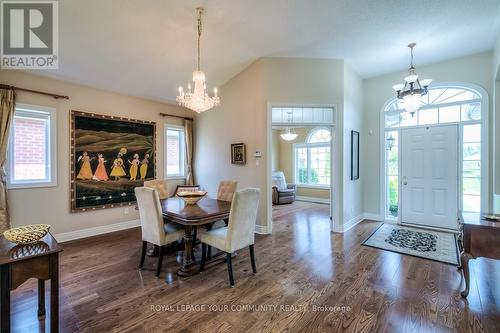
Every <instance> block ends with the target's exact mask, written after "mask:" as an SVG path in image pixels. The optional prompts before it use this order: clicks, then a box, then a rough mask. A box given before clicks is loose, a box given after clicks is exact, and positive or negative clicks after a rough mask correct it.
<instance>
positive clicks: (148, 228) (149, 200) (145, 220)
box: [134, 187, 184, 276]
mask: <svg viewBox="0 0 500 333" xmlns="http://www.w3.org/2000/svg"><path fill="white" fill-rule="evenodd" d="M134 191H135V197H136V198H137V206H138V207H139V217H140V220H141V230H142V251H141V262H140V264H139V269H142V267H143V266H144V258H145V256H146V248H147V244H148V243H150V244H153V245H157V246H158V248H159V254H158V267H157V268H156V276H159V275H160V271H161V264H162V261H163V254H164V252H165V248H164V247H165V245H168V244H170V243H173V242H176V241H180V240H181V239H182V237H183V236H184V230H183V228H182V226H180V225H177V224H175V223H164V221H163V215H162V210H161V204H160V198H159V196H158V191H157V190H155V189H152V188H149V187H136V188H135V190H134Z"/></svg>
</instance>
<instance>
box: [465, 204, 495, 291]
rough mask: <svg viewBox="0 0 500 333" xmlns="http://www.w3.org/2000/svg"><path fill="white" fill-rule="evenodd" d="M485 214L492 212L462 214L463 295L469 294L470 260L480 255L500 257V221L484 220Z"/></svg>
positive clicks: (493, 257)
mask: <svg viewBox="0 0 500 333" xmlns="http://www.w3.org/2000/svg"><path fill="white" fill-rule="evenodd" d="M483 215H492V214H488V213H481V214H479V213H463V214H462V223H461V224H462V225H461V229H462V233H463V235H462V239H463V252H462V255H461V258H460V259H461V261H462V269H463V272H464V277H465V290H464V291H462V292H461V295H462V297H467V295H469V286H470V273H469V260H470V259H476V258H479V257H485V258H491V259H500V246H499V244H500V222H495V221H490V220H483V219H482V216H483ZM499 216H500V215H499Z"/></svg>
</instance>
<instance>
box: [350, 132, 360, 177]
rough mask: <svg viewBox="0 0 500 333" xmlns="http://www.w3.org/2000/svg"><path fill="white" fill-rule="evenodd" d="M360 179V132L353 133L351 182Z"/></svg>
mask: <svg viewBox="0 0 500 333" xmlns="http://www.w3.org/2000/svg"><path fill="white" fill-rule="evenodd" d="M356 179H359V132H356V131H351V180H356Z"/></svg>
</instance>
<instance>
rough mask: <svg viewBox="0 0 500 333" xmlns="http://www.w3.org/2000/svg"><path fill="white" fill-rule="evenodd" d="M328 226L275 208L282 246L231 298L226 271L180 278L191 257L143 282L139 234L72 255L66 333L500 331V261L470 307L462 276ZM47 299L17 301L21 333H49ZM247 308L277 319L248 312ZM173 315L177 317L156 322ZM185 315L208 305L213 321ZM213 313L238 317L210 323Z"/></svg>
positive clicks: (312, 210) (270, 249)
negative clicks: (42, 309)
mask: <svg viewBox="0 0 500 333" xmlns="http://www.w3.org/2000/svg"><path fill="white" fill-rule="evenodd" d="M328 215H329V214H328V206H327V205H320V204H311V203H304V202H296V203H294V204H293V205H284V206H280V207H278V208H276V209H275V211H274V218H275V223H274V233H273V235H271V236H257V242H256V247H255V250H256V257H257V269H258V273H257V274H256V275H255V276H254V275H253V274H252V273H251V272H252V271H251V266H250V260H249V255H248V253H247V251H242V252H240V253H238V255H237V256H236V257H235V260H233V268H234V271H235V279H236V287H235V288H228V282H227V271H226V266H225V265H224V264H221V265H217V266H215V267H212V268H210V269H208V270H207V271H205V272H204V273H203V274H200V275H196V276H193V277H190V278H185V279H180V278H178V277H177V275H176V274H175V271H176V269H177V263H176V260H179V259H180V258H174V257H173V256H170V257H169V258H167V260H166V262H165V261H164V269H163V271H162V274H161V278H160V279H157V278H156V277H155V274H154V267H155V266H154V265H155V261H153V259H150V258H148V259H146V265H145V267H146V269H145V270H143V271H139V270H138V269H137V265H138V261H139V251H140V245H141V244H140V231H139V230H138V229H134V230H128V231H123V232H117V233H114V234H108V235H105V236H99V237H94V238H90V239H86V240H80V241H74V242H71V243H66V244H63V246H64V250H65V251H64V253H63V254H62V258H61V261H60V262H61V271H62V276H61V300H60V304H61V319H60V320H61V327H62V328H61V331H62V332H93V333H95V332H111V331H112V332H125V331H127V332H129V331H130V332H144V331H147V332H281V331H289V332H343V331H345V332H347V331H349V332H383V331H385V332H448V331H459V332H483V331H484V332H499V331H500V283H499V282H500V262H495V261H491V260H485V259H479V260H475V261H473V263H472V265H471V266H472V267H471V269H472V280H471V291H470V295H469V298H468V300H464V299H462V298H461V297H460V295H459V291H460V290H461V289H462V287H463V278H462V276H461V274H460V273H459V272H458V271H457V270H456V268H455V267H453V266H450V265H446V264H442V263H438V262H433V261H428V260H423V259H419V258H414V257H410V256H404V255H400V254H397V253H392V252H387V251H382V250H378V249H374V248H370V247H364V246H361V245H360V243H361V242H362V241H363V240H364V239H365V238H366V237H368V236H369V235H370V234H371V233H372V232H373V231H374V230H375V229H376V228H377V227H378V226H379V225H380V223H377V222H363V223H361V224H359V225H358V226H356V227H355V228H353V229H351V230H350V231H348V232H347V233H345V234H343V235H342V234H331V233H330V232H329V219H328ZM48 292H49V290H47V293H48ZM36 300H37V298H36V284H35V282H34V281H30V282H29V283H27V284H26V285H25V286H24V287H21V288H20V289H18V290H16V291H15V292H13V296H12V302H13V306H12V311H13V316H12V323H13V327H14V331H16V332H37V331H43V325H44V323H43V322H42V323H41V324H40V325H39V323H38V321H37V320H36ZM248 304H254V305H267V306H269V308H268V309H267V310H268V311H264V310H266V309H265V308H263V307H262V308H260V309H259V310H260V311H237V310H242V308H240V306H243V305H248ZM162 305H163V306H171V307H173V309H172V308H171V309H170V310H173V311H152V306H162ZM182 305H205V307H206V308H205V310H206V311H200V310H202V309H193V310H192V311H184V310H187V309H183V308H181V306H182ZM209 305H210V306H211V305H219V306H224V305H225V306H229V307H230V306H233V308H232V309H231V308H230V311H222V310H223V308H222V309H218V310H220V311H214V312H210V311H207V307H208V306H209ZM271 305H276V306H277V307H276V309H273V308H272V307H270V306H271ZM177 306H179V307H177ZM285 306H288V307H289V308H285ZM292 306H295V308H292ZM315 306H322V307H323V308H318V307H316V308H315ZM197 310H198V311H197ZM212 310H214V309H212ZM231 310H233V311H231ZM235 310H236V311H235ZM46 324H47V327H48V322H47V323H46ZM47 331H48V330H47Z"/></svg>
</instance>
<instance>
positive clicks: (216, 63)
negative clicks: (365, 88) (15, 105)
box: [41, 0, 500, 101]
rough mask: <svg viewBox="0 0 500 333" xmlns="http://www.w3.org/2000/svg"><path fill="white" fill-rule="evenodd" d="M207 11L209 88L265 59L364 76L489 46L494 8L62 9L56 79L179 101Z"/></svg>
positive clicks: (283, 3)
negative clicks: (334, 62)
mask: <svg viewBox="0 0 500 333" xmlns="http://www.w3.org/2000/svg"><path fill="white" fill-rule="evenodd" d="M199 5H202V6H204V7H205V8H206V15H205V17H204V33H203V37H202V69H203V70H205V72H206V74H207V80H208V82H207V83H208V85H209V89H210V90H211V88H212V87H214V86H220V85H222V84H223V83H225V82H226V81H227V80H229V79H230V78H231V77H233V76H234V75H236V74H237V73H238V72H240V71H241V70H242V69H243V68H245V67H246V66H248V65H249V64H250V63H251V62H253V61H254V60H255V59H257V58H259V57H264V56H271V57H276V56H282V57H318V58H344V59H346V61H348V62H349V63H351V64H352V65H353V67H354V69H355V70H356V71H357V72H358V73H359V74H360V75H361V76H362V77H365V78H366V77H372V76H376V75H380V74H384V73H388V72H393V71H396V70H401V69H404V68H406V67H407V66H408V60H409V59H408V58H409V56H408V49H407V48H406V45H407V44H408V43H409V42H412V41H416V42H417V43H418V45H417V48H416V54H415V61H416V64H417V68H418V65H423V64H428V63H433V62H437V61H440V60H445V59H449V58H454V57H458V56H462V55H466V54H473V53H477V52H481V51H485V50H489V49H491V48H492V47H493V44H494V40H495V37H496V35H497V32H498V27H499V21H500V18H499V8H500V1H498V0H439V1H437V0H418V1H410V0H399V1H398V0H377V1H374V0H330V1H327V0H323V1H322V0H200V1H192V0H171V1H160V0H133V1H132V0H128V1H123V0H105V1H104V0H64V1H59V10H60V15H59V17H60V28H59V31H60V43H59V45H60V46H59V47H60V52H59V53H60V57H59V59H60V63H59V67H60V68H59V70H56V71H50V72H49V71H44V72H43V73H41V74H42V75H43V74H45V75H50V76H53V77H57V78H62V79H66V80H69V81H73V82H77V83H82V84H87V85H91V86H94V87H99V88H104V89H108V90H112V91H117V92H121V93H126V94H129V95H134V96H140V97H145V98H150V99H155V100H161V101H173V100H175V94H176V88H177V86H178V85H179V84H182V85H184V86H185V85H186V84H187V82H188V80H190V78H191V73H192V70H193V69H194V67H195V64H196V62H195V61H196V22H195V10H194V9H195V7H197V6H199Z"/></svg>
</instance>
